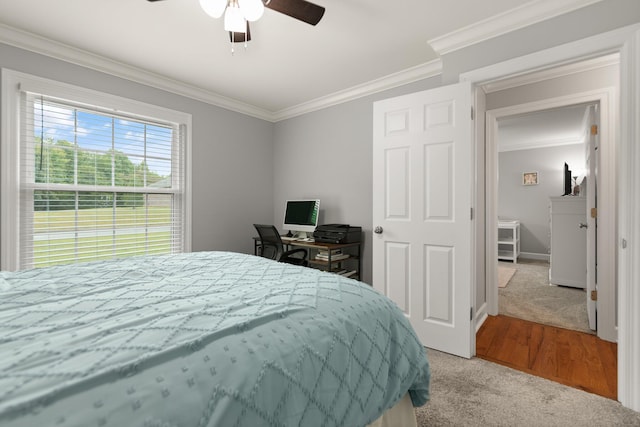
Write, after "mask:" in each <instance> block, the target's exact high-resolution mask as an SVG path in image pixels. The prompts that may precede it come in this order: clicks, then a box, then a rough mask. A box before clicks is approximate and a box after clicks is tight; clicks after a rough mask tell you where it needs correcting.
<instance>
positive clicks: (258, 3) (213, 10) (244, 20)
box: [147, 0, 325, 43]
mask: <svg viewBox="0 0 640 427" xmlns="http://www.w3.org/2000/svg"><path fill="white" fill-rule="evenodd" d="M147 1H150V2H156V1H162V0H147ZM200 7H202V9H203V10H204V11H205V12H206V13H207V14H208V15H209V16H211V17H213V18H220V17H221V16H222V14H224V15H225V17H224V21H225V22H224V26H225V30H226V31H228V32H229V39H230V41H231V43H242V42H244V43H246V42H248V41H249V40H251V30H250V29H249V22H251V21H257V20H258V19H260V17H261V16H262V13H263V12H264V8H265V7H266V8H268V9H271V10H275V11H276V12H280V13H282V14H285V15H287V16H290V17H292V18H294V19H297V20H299V21H302V22H306V23H307V24H310V25H316V24H317V23H318V22H320V19H322V16H323V15H324V11H325V9H324V7H322V6H318V5H316V4H314V3H311V2H308V1H306V0H200Z"/></svg>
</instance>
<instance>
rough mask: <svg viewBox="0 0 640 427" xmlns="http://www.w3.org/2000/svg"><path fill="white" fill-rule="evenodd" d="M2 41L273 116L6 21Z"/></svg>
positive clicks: (250, 112) (260, 115)
mask: <svg viewBox="0 0 640 427" xmlns="http://www.w3.org/2000/svg"><path fill="white" fill-rule="evenodd" d="M0 43H5V44H7V45H11V46H14V47H18V48H20V49H24V50H28V51H31V52H34V53H38V54H41V55H45V56H49V57H52V58H55V59H59V60H62V61H65V62H70V63H72V64H75V65H80V66H82V67H86V68H90V69H92V70H95V71H100V72H102V73H106V74H109V75H112V76H115V77H120V78H123V79H126V80H130V81H133V82H136V83H140V84H143V85H146V86H151V87H153V88H156V89H160V90H164V91H166V92H171V93H174V94H176V95H181V96H186V97H188V98H191V99H195V100H197V101H202V102H205V103H207V104H211V105H215V106H217V107H221V108H224V109H227V110H231V111H235V112H238V113H242V114H246V115H248V116H252V117H257V118H259V119H263V120H271V119H272V116H273V114H272V113H271V112H270V111H267V110H264V109H261V108H258V107H255V106H253V105H250V104H246V103H243V102H240V101H237V100H234V99H231V98H227V97H224V96H222V95H219V94H216V93H214V92H211V91H207V90H205V89H202V88H199V87H196V86H192V85H188V84H186V83H183V82H180V81H177V80H174V79H171V78H168V77H166V76H162V75H160V74H156V73H153V72H150V71H148V70H144V69H142V68H138V67H133V66H131V65H128V64H125V63H123V62H119V61H115V60H113V59H109V58H106V57H103V56H100V55H96V54H94V53H91V52H88V51H86V50H82V49H78V48H75V47H73V46H69V45H66V44H63V43H59V42H56V41H53V40H50V39H48V38H45V37H42V36H38V35H36V34H33V33H29V32H27V31H23V30H19V29H16V28H13V27H10V26H7V25H4V24H0Z"/></svg>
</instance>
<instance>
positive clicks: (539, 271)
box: [498, 260, 594, 333]
mask: <svg viewBox="0 0 640 427" xmlns="http://www.w3.org/2000/svg"><path fill="white" fill-rule="evenodd" d="M499 264H500V266H502V267H508V268H515V269H516V270H517V271H516V273H515V274H514V276H513V277H512V278H511V280H510V281H509V286H507V287H506V288H500V289H499V291H498V294H499V296H498V313H499V314H503V315H505V316H511V317H517V318H518V319H524V320H529V321H532V322H536V323H542V324H544V325H551V326H557V327H559V328H566V329H572V330H574V331H581V332H587V333H594V331H592V330H591V329H589V320H588V317H587V294H586V292H585V290H584V289H577V288H571V287H565V286H552V285H549V264H548V263H545V262H540V261H530V260H521V261H519V262H518V263H517V264H511V263H502V262H500V263H499Z"/></svg>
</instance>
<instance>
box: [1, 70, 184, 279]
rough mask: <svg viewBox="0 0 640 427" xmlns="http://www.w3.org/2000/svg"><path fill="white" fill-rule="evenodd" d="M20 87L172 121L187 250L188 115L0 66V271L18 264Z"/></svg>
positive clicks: (104, 108)
mask: <svg viewBox="0 0 640 427" xmlns="http://www.w3.org/2000/svg"><path fill="white" fill-rule="evenodd" d="M24 92H32V93H38V94H42V95H45V96H48V97H53V98H59V99H61V100H68V101H70V102H73V103H76V104H80V105H85V106H87V107H88V108H91V109H96V110H101V111H105V112H107V114H108V113H109V112H112V113H113V114H120V113H125V114H127V115H130V116H133V117H139V118H140V119H141V120H149V121H161V122H167V123H173V124H175V125H177V128H178V129H180V131H181V132H182V136H183V138H184V140H183V143H184V150H183V158H182V159H181V165H180V166H181V168H183V169H182V171H181V172H182V174H183V176H184V188H183V190H182V192H181V193H180V199H181V202H182V210H183V218H182V247H183V252H191V235H192V233H191V226H192V225H191V200H192V199H191V120H192V119H191V115H190V114H188V113H184V112H180V111H175V110H171V109H168V108H165V107H161V106H157V105H152V104H148V103H144V102H140V101H136V100H132V99H129V98H124V97H120V96H117V95H112V94H108V93H104V92H100V91H96V90H93V89H88V88H84V87H79V86H75V85H71V84H67V83H62V82H57V81H54V80H50V79H46V78H42V77H37V76H33V75H29V74H25V73H21V72H17V71H13V70H8V69H2V104H1V111H2V117H1V120H2V121H1V128H2V129H1V134H0V190H1V192H2V195H1V197H0V236H2V238H1V239H0V270H8V271H15V270H17V269H18V268H19V267H20V265H21V263H20V261H21V259H20V254H21V250H20V248H21V242H20V226H21V215H22V214H21V212H20V191H21V181H20V179H21V178H20V177H21V171H20V150H21V133H22V132H26V129H23V127H24V123H22V118H21V98H22V96H23V93H24Z"/></svg>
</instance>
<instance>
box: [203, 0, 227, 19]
mask: <svg viewBox="0 0 640 427" xmlns="http://www.w3.org/2000/svg"><path fill="white" fill-rule="evenodd" d="M227 3H228V2H227V0H200V7H201V8H202V10H204V11H205V13H206V14H207V15H209V16H210V17H212V18H220V17H221V16H222V14H223V13H224V10H225V8H226V7H227Z"/></svg>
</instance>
